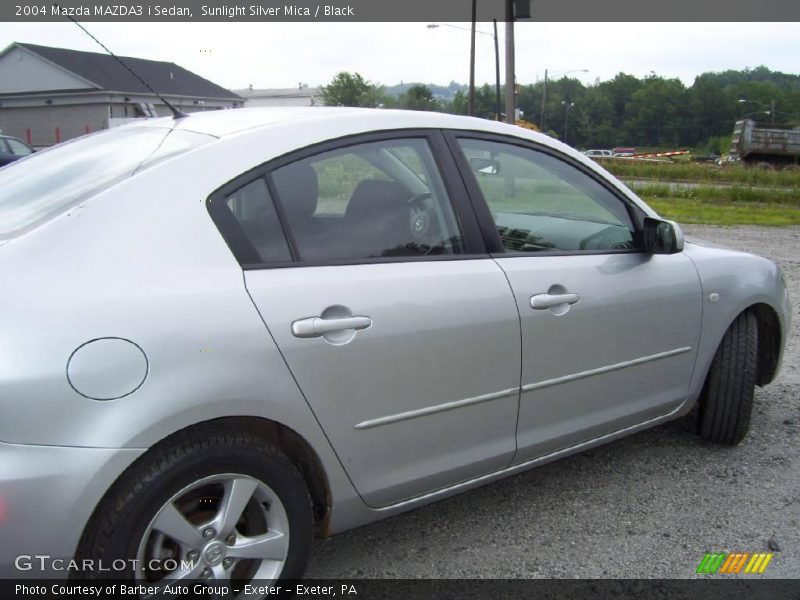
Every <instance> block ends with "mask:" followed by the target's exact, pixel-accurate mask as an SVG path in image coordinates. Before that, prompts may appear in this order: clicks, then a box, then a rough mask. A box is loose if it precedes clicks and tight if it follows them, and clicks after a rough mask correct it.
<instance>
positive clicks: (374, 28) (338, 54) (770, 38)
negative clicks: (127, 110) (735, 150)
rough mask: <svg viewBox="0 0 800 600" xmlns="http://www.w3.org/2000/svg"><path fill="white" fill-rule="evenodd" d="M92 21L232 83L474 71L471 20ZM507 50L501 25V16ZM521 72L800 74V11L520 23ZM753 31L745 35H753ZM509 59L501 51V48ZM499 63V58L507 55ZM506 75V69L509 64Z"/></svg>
mask: <svg viewBox="0 0 800 600" xmlns="http://www.w3.org/2000/svg"><path fill="white" fill-rule="evenodd" d="M450 25H453V26H454V27H448V26H440V27H439V28H436V29H431V28H428V27H427V26H426V24H425V23H344V24H341V23H230V22H226V23H196V22H195V23H87V24H86V27H87V28H88V29H89V31H91V32H92V33H94V34H95V35H96V36H97V37H99V38H100V40H101V41H103V42H104V43H105V44H106V45H107V46H108V47H109V48H111V50H113V51H114V52H115V53H117V54H119V55H124V56H137V57H140V58H149V59H154V60H164V61H171V62H175V63H177V64H179V65H181V66H183V67H185V68H187V69H189V70H190V71H194V72H195V73H198V74H199V75H202V76H203V77H206V78H208V79H210V80H212V81H214V82H215V83H218V84H220V85H222V86H223V87H227V88H229V89H240V88H245V87H247V86H248V85H251V84H252V85H253V87H255V88H275V87H296V86H297V85H298V84H299V83H300V82H302V83H306V84H309V85H311V86H314V85H318V84H325V83H327V82H328V81H330V79H331V78H332V77H333V75H335V74H336V73H337V72H338V71H343V70H344V71H358V72H359V73H361V74H362V75H363V76H364V77H366V78H367V79H369V80H371V81H374V82H379V83H382V84H385V85H393V84H395V83H399V82H400V81H405V82H409V81H422V82H426V83H439V84H447V83H449V82H450V81H451V80H455V81H458V82H462V83H466V82H467V81H468V77H469V62H468V61H469V33H468V32H467V31H461V30H458V29H456V28H455V27H465V28H468V27H469V24H468V23H454V24H450ZM498 27H499V35H500V53H501V57H502V55H503V40H504V34H503V27H504V25H503V24H502V23H501V24H499V26H498ZM479 30H481V31H484V32H486V33H488V34H490V35H480V34H479V35H478V36H477V50H476V55H477V59H476V72H477V74H476V77H477V81H478V83H484V82H493V81H494V45H493V41H492V37H491V32H492V24H491V23H481V24H479ZM515 31H516V49H517V54H516V56H517V81H518V82H519V83H523V84H524V83H533V82H535V81H537V80H540V79H542V78H543V77H544V71H545V69H549V72H550V74H551V76H556V77H557V76H558V75H559V74H560V73H564V72H566V71H570V70H573V69H587V70H588V73H580V72H579V73H573V74H571V76H574V77H578V78H579V79H581V81H583V82H584V83H587V84H588V83H593V82H595V81H596V80H598V79H599V80H601V81H602V80H606V79H609V78H611V77H613V76H614V75H615V74H616V73H618V72H620V71H624V72H626V73H630V74H633V75H636V76H638V77H643V76H645V75H647V74H649V73H650V72H655V73H656V74H658V75H662V76H664V77H678V78H680V79H681V80H683V82H684V83H686V84H687V85H690V84H691V83H692V81H693V80H694V77H695V76H696V75H698V74H700V73H703V72H706V71H721V70H725V69H743V68H745V67H751V68H752V67H756V66H759V65H765V66H767V67H769V68H770V69H773V70H777V71H784V72H787V73H795V74H797V73H798V72H799V71H798V69H800V31H798V24H797V23H743V24H737V23H676V24H671V23H536V22H526V23H517V24H516V30H515ZM745 40H746V41H745ZM15 41H19V42H28V43H34V44H43V45H48V46H58V47H63V48H73V49H76V50H89V51H102V50H101V49H100V48H99V47H98V46H97V45H96V44H95V42H94V41H92V40H91V39H90V38H88V37H87V36H86V35H85V34H84V33H83V32H81V31H80V30H79V29H78V28H77V27H76V26H75V25H74V24H72V23H22V24H18V23H0V49H2V48H5V47H6V46H8V44H10V43H12V42H15ZM501 60H502V58H501ZM501 64H502V63H501ZM501 77H502V75H501Z"/></svg>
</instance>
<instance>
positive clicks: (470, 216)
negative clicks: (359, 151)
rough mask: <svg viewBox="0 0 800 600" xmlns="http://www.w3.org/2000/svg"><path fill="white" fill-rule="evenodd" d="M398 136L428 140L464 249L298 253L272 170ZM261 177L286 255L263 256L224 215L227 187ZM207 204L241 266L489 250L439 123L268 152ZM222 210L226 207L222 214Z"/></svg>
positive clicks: (442, 257) (467, 255)
mask: <svg viewBox="0 0 800 600" xmlns="http://www.w3.org/2000/svg"><path fill="white" fill-rule="evenodd" d="M403 139H422V140H424V141H425V142H427V144H428V149H429V150H430V153H431V156H432V157H433V161H434V164H435V166H436V168H437V169H438V170H439V176H440V177H441V180H442V184H443V186H444V189H445V192H446V193H447V196H448V199H449V201H450V205H451V208H452V210H453V214H454V216H455V219H456V223H457V225H458V227H459V228H460V230H461V234H462V236H463V241H464V252H463V253H461V254H436V255H431V256H388V257H387V256H380V257H367V258H332V259H324V260H307V259H301V258H300V255H299V253H298V251H297V245H296V243H295V239H294V234H293V232H292V230H291V228H290V227H289V226H288V220H287V218H286V213H285V210H284V207H283V203H282V201H281V199H280V198H279V197H278V196H277V193H276V190H275V187H274V183H273V181H272V172H273V171H275V170H277V169H279V168H281V167H284V166H286V165H288V164H291V163H293V162H297V161H300V160H304V159H306V158H311V157H313V156H317V155H319V154H323V153H325V152H330V151H334V150H340V149H344V148H347V147H350V146H356V145H359V144H367V143H372V142H381V141H395V140H398V141H399V140H403ZM259 178H261V179H264V180H265V181H266V183H267V189H268V190H269V193H270V196H272V201H273V203H274V205H275V210H276V212H277V213H278V218H279V221H280V224H281V228H282V229H283V234H284V236H285V237H286V240H287V242H288V244H289V249H290V251H291V253H292V260H291V261H263V260H261V258H260V256H259V255H258V252H257V250H256V249H255V246H253V244H252V242H250V240H249V239H248V238H247V235H246V234H245V232H244V230H243V229H242V227H241V225H240V224H239V223H238V221H236V219H235V218H234V219H233V220H234V221H235V222H236V227H234V226H233V224H232V223H230V222H229V221H230V219H229V218H228V215H230V216H232V214H231V213H230V210H229V209H228V207H227V206H226V204H225V199H226V198H227V196H228V195H230V194H231V193H232V192H234V191H236V190H238V189H241V188H242V187H244V186H245V185H247V184H248V183H251V182H253V181H255V180H256V179H259ZM206 206H207V209H208V211H209V214H210V216H211V219H212V220H213V221H214V224H215V225H216V226H217V229H219V232H220V234H221V235H222V237H223V239H224V240H225V242H226V243H227V245H228V247H229V248H230V249H231V252H232V253H233V255H234V257H235V258H236V260H237V261H238V262H239V264H240V265H241V267H242V269H243V270H245V271H250V270H260V269H273V268H276V269H277V268H287V267H320V266H347V265H362V264H384V263H401V262H437V261H447V260H475V259H487V258H489V257H490V254H489V252H488V250H487V248H486V245H485V243H484V236H483V235H482V232H481V228H480V225H479V221H478V218H477V216H476V214H475V211H474V209H473V206H472V202H471V199H470V195H469V193H468V191H467V190H466V188H465V186H464V182H463V178H462V176H461V173H460V171H459V168H458V166H457V164H456V162H455V160H454V157H453V153H452V152H451V150H450V148H449V145H448V143H447V141H446V140H445V137H444V135H443V133H442V131H441V129H439V128H415V129H388V130H380V131H371V132H367V133H357V134H353V135H346V136H342V137H340V138H336V139H334V140H326V141H324V142H320V143H317V144H312V145H310V146H305V147H303V148H299V149H296V150H292V151H291V152H287V153H286V154H282V155H280V156H277V157H274V158H271V159H270V160H268V161H266V162H264V163H261V164H260V165H257V166H255V167H253V168H251V169H249V170H247V171H245V172H244V173H242V174H241V175H238V176H237V177H235V178H233V179H231V180H230V181H228V182H226V183H225V184H223V185H222V186H220V187H219V188H217V189H216V190H214V191H213V192H212V193H211V194H210V195H209V196H208V198H207V199H206ZM222 212H226V213H228V215H223V214H222Z"/></svg>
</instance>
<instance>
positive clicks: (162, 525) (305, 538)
mask: <svg viewBox="0 0 800 600" xmlns="http://www.w3.org/2000/svg"><path fill="white" fill-rule="evenodd" d="M312 531H313V518H312V509H311V499H310V497H309V494H308V490H307V489H306V486H305V482H304V480H303V478H302V476H301V475H300V473H299V472H298V471H297V469H296V468H295V467H294V466H293V465H292V464H291V462H289V460H288V459H287V458H286V457H285V456H284V455H283V454H282V453H281V452H280V451H279V450H278V449H277V448H275V447H274V446H273V445H271V444H270V443H269V442H267V441H265V440H263V439H261V438H259V437H258V436H256V435H253V434H251V433H244V432H237V431H233V430H222V431H218V430H213V429H210V428H209V430H207V431H204V432H198V433H197V434H194V435H189V436H186V437H185V438H183V439H176V440H175V442H174V443H171V444H167V445H164V446H161V447H156V448H154V449H153V450H151V452H150V453H148V454H147V455H145V457H144V458H143V459H142V460H140V461H139V463H137V464H136V465H134V467H133V468H132V469H131V470H130V471H129V472H128V473H126V474H125V475H124V476H123V477H122V478H121V479H120V481H119V482H118V483H117V484H116V485H115V487H114V488H112V490H111V491H110V492H109V494H108V495H107V497H106V498H105V499H104V500H103V501H102V502H101V504H100V505H99V506H98V509H97V511H96V512H95V515H94V516H93V518H92V520H91V521H90V524H89V525H88V526H87V530H86V533H85V534H84V538H83V540H82V542H81V545H80V548H79V552H78V555H79V558H89V559H94V560H95V561H101V562H102V563H103V564H106V565H110V564H123V563H122V562H120V561H119V559H123V560H124V561H125V564H127V565H128V567H127V569H128V570H127V571H126V572H123V573H120V572H115V573H113V574H112V576H115V577H117V578H132V579H136V580H139V581H140V582H141V583H143V584H144V583H146V584H157V583H168V582H174V581H176V580H203V581H207V582H208V583H209V584H212V585H218V584H222V585H226V584H228V583H229V582H230V581H231V580H233V581H236V582H239V583H245V582H247V581H250V580H253V579H258V580H275V579H278V578H292V579H294V578H299V577H301V576H302V574H303V571H304V570H305V566H306V562H307V560H308V555H309V552H310V549H311V542H312ZM114 561H117V563H114ZM95 564H98V563H95ZM83 575H84V576H88V577H93V576H95V575H96V574H92V573H84V574H83Z"/></svg>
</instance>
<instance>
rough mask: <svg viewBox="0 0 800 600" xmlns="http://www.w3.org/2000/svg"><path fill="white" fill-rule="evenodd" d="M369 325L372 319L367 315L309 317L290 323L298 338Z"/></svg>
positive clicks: (318, 335) (356, 328)
mask: <svg viewBox="0 0 800 600" xmlns="http://www.w3.org/2000/svg"><path fill="white" fill-rule="evenodd" d="M370 325H372V319H370V318H369V317H344V318H341V319H323V318H321V317H310V318H308V319H300V320H299V321H295V322H294V323H292V333H293V334H294V336H295V337H299V338H313V337H320V336H323V335H325V334H326V333H331V332H332V331H344V330H347V329H354V330H359V329H366V328H367V327H369V326H370Z"/></svg>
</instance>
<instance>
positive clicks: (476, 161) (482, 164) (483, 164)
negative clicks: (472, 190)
mask: <svg viewBox="0 0 800 600" xmlns="http://www.w3.org/2000/svg"><path fill="white" fill-rule="evenodd" d="M469 166H470V168H471V169H472V170H473V171H475V172H476V173H483V174H484V175H497V174H498V173H499V172H500V163H498V162H497V161H496V160H494V159H492V158H480V157H473V158H470V159H469Z"/></svg>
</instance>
